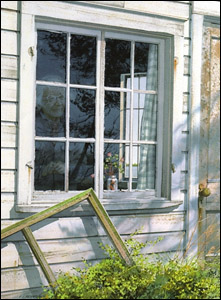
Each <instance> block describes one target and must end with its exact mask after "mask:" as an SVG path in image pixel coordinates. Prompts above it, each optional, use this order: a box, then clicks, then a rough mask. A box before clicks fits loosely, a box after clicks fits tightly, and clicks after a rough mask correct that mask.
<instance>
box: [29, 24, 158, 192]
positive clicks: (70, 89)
mask: <svg viewBox="0 0 221 300" xmlns="http://www.w3.org/2000/svg"><path fill="white" fill-rule="evenodd" d="M159 47H160V43H159V41H158V40H157V39H150V38H149V39H148V38H146V37H137V38H136V36H132V35H128V34H116V33H110V32H100V31H94V32H89V31H88V32H87V31H86V30H82V29H81V30H80V32H78V30H75V31H71V30H68V31H65V30H63V31H62V30H61V31H51V30H50V31H49V30H47V28H39V29H38V30H37V62H36V64H37V66H36V108H35V167H34V170H35V171H34V190H35V191H50V190H52V191H54V190H59V191H72V190H73V191H78V190H85V189H87V188H90V187H92V188H94V189H95V190H96V191H97V192H98V193H102V191H103V190H106V189H107V179H108V177H109V176H110V175H113V174H114V175H115V176H116V177H117V179H118V190H128V191H132V190H149V191H154V190H155V189H156V188H157V186H158V187H159V186H160V182H161V175H160V174H161V172H160V170H159V166H160V164H161V160H162V155H161V150H160V149H162V145H161V142H160V141H161V137H160V130H159V129H160V124H162V120H161V121H160V120H159V110H162V103H161V102H162V97H161V99H159V69H160V68H159ZM111 160H112V162H113V163H112V164H111V163H110V161H111ZM107 162H108V163H107Z"/></svg>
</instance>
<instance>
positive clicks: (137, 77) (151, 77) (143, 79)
mask: <svg viewBox="0 0 221 300" xmlns="http://www.w3.org/2000/svg"><path fill="white" fill-rule="evenodd" d="M157 52H158V48H157V45H154V44H147V43H140V42H136V43H135V62H134V64H135V65H134V89H137V90H154V91H156V90H157V64H158V62H157V59H158V53H157Z"/></svg>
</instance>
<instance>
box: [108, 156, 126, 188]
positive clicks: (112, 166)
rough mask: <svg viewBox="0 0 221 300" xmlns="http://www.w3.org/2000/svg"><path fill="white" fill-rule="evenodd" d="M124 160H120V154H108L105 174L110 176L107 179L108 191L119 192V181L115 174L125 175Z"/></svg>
mask: <svg viewBox="0 0 221 300" xmlns="http://www.w3.org/2000/svg"><path fill="white" fill-rule="evenodd" d="M123 162H124V158H123V157H121V158H119V155H118V154H113V155H112V153H111V152H108V153H107V157H106V158H105V160H104V173H105V174H106V175H108V179H107V190H108V191H117V190H118V179H117V176H116V175H115V173H117V172H120V173H124V168H123Z"/></svg>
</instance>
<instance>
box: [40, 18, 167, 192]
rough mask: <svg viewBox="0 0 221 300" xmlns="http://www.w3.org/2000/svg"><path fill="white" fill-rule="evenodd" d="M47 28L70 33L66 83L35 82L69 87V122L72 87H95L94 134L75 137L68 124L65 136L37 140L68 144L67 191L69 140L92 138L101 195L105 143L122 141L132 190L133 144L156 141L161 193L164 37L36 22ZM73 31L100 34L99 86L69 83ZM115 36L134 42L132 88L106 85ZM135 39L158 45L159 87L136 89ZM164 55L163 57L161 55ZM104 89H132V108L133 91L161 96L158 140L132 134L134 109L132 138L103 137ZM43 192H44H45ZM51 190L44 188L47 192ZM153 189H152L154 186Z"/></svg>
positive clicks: (67, 165)
mask: <svg viewBox="0 0 221 300" xmlns="http://www.w3.org/2000/svg"><path fill="white" fill-rule="evenodd" d="M39 29H42V30H47V31H53V30H55V31H58V32H66V33H67V36H68V38H67V60H66V78H67V79H66V83H54V82H45V81H41V80H37V81H36V84H41V85H51V86H60V87H65V88H66V124H69V117H70V88H84V89H93V90H96V100H95V101H96V104H95V105H96V107H95V122H96V125H95V138H72V137H69V126H66V137H64V138H56V137H53V138H48V137H39V136H36V137H35V140H36V141H63V142H65V144H66V147H65V149H66V150H65V190H66V191H68V172H69V143H70V142H90V143H95V174H97V175H96V176H95V187H94V188H95V192H96V193H98V195H99V197H100V198H103V191H104V189H103V184H104V183H103V159H104V157H103V149H104V148H103V147H104V143H121V144H128V143H129V148H130V160H129V161H130V166H129V174H130V176H129V191H132V179H133V178H132V163H133V152H132V151H133V150H132V149H133V146H134V145H143V144H146V145H157V148H156V149H157V150H156V151H157V154H156V157H157V159H156V185H155V190H156V196H158V197H159V196H160V194H161V172H162V171H161V166H162V136H161V134H160V132H161V130H160V128H161V126H162V121H160V120H161V119H160V118H159V115H161V118H162V117H163V113H162V107H163V87H164V85H163V83H162V82H161V80H163V78H162V77H163V75H162V74H163V59H162V57H163V51H164V49H163V48H164V41H163V40H161V39H155V38H150V37H144V36H139V35H138V36H134V35H132V34H121V33H116V32H109V31H101V30H88V29H85V28H74V27H72V26H71V27H70V26H66V25H61V26H60V25H53V24H46V23H38V22H37V23H36V33H37V30H39ZM71 34H82V35H87V36H95V37H97V56H96V59H97V65H96V68H97V73H96V76H97V78H96V79H97V80H96V86H88V85H79V84H71V83H70V36H71ZM106 38H113V39H120V40H128V41H130V42H131V45H132V49H131V72H130V73H131V76H132V80H131V87H130V88H121V87H119V88H118V87H106V86H104V63H105V39H106ZM135 42H145V43H154V44H157V45H158V61H159V62H161V66H162V68H159V65H160V63H159V64H158V90H157V91H152V90H140V89H135V88H134V84H133V78H134V54H135V53H134V48H135ZM160 56H161V57H160ZM105 91H117V92H131V108H133V95H134V93H143V94H154V95H157V96H158V103H159V104H160V105H159V109H158V117H157V120H158V122H157V141H135V140H133V137H132V127H133V125H132V124H133V109H131V111H130V139H129V140H114V139H106V138H104V133H103V128H104V94H105ZM98 99H103V101H100V102H99V101H98ZM34 193H35V194H38V191H34ZM42 193H44V192H42ZM47 193H48V192H47V191H45V194H47ZM151 193H152V190H151Z"/></svg>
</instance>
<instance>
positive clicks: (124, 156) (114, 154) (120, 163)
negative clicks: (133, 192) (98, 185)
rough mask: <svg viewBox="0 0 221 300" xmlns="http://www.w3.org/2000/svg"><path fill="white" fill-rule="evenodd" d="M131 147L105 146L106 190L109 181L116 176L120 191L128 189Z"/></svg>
mask: <svg viewBox="0 0 221 300" xmlns="http://www.w3.org/2000/svg"><path fill="white" fill-rule="evenodd" d="M128 166H129V145H125V144H117V143H116V144H109V143H105V144H104V189H105V190H107V189H108V187H107V180H108V178H109V177H110V176H112V175H115V176H116V177H117V179H118V189H119V190H121V189H128V180H129V178H128V175H127V173H128Z"/></svg>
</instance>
